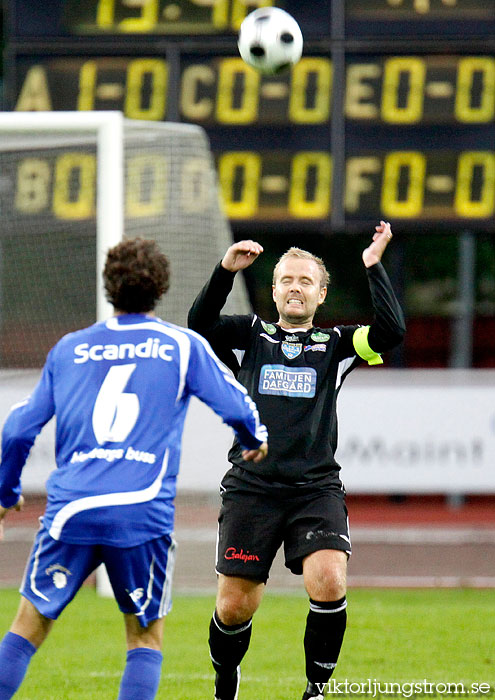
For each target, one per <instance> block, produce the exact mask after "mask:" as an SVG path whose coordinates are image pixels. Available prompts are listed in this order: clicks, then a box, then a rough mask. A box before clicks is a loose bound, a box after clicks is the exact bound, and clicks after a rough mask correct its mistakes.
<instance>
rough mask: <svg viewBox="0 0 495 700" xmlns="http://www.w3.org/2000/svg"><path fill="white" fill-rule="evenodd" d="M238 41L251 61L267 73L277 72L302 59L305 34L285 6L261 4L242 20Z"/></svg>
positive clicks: (250, 63)
mask: <svg viewBox="0 0 495 700" xmlns="http://www.w3.org/2000/svg"><path fill="white" fill-rule="evenodd" d="M237 45H238V47H239V53H240V54H241V57H242V59H243V60H244V61H245V62H246V63H247V64H249V65H250V66H252V67H253V68H256V70H258V71H260V72H261V73H264V74H265V75H275V74H277V73H281V72H282V71H284V70H287V69H288V68H290V67H291V66H293V65H294V64H295V63H297V62H298V61H299V59H300V58H301V55H302V50H303V35H302V32H301V29H300V27H299V25H298V23H297V22H296V20H295V19H294V17H292V15H290V14H289V13H288V12H286V11H285V10H282V9H280V8H278V7H260V8H258V9H257V10H254V12H251V13H250V14H249V15H247V17H246V18H245V19H244V21H243V22H242V24H241V28H240V30H239V39H238V42H237Z"/></svg>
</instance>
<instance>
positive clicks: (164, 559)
mask: <svg viewBox="0 0 495 700" xmlns="http://www.w3.org/2000/svg"><path fill="white" fill-rule="evenodd" d="M40 520H41V528H40V530H39V532H38V534H37V535H36V539H35V541H34V546H33V549H32V552H31V555H30V557H29V560H28V563H27V566H26V571H25V574H24V579H23V582H22V584H21V588H20V593H21V594H22V595H23V596H24V597H25V598H27V599H28V600H29V601H30V602H31V603H32V604H33V605H34V607H35V608H36V609H37V610H38V611H39V612H40V613H41V614H42V615H44V616H45V617H48V618H50V619H51V620H56V619H57V617H58V616H59V615H60V613H61V612H62V611H63V610H64V608H65V607H66V606H67V605H68V604H69V603H70V602H71V600H72V599H73V598H74V596H75V595H76V593H77V592H78V590H79V589H80V588H81V586H82V584H83V583H84V581H85V580H86V578H87V577H88V576H89V575H90V574H91V573H92V572H93V571H94V570H95V569H96V568H97V567H98V566H99V565H100V564H105V566H106V569H107V572H108V577H109V579H110V583H111V585H112V589H113V592H114V595H115V599H116V601H117V603H118V606H119V608H120V610H121V611H122V612H123V613H126V614H131V615H136V617H137V618H138V620H139V622H140V624H141V626H142V627H147V626H148V625H149V623H150V622H151V621H152V620H156V619H158V618H160V617H163V616H164V615H166V614H167V613H168V612H169V610H170V608H171V606H172V595H171V594H172V576H173V570H174V564H175V548H176V543H175V540H174V539H173V538H172V537H171V536H170V535H163V536H162V537H158V538H156V539H154V540H149V541H148V542H145V543H144V544H141V545H138V546H136V547H129V548H120V547H110V546H109V545H84V544H67V543H65V542H60V541H58V540H54V539H53V538H52V537H50V535H49V534H48V531H47V530H46V529H45V528H44V526H43V519H42V518H41V519H40Z"/></svg>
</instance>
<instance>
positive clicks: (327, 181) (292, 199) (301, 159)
mask: <svg viewBox="0 0 495 700" xmlns="http://www.w3.org/2000/svg"><path fill="white" fill-rule="evenodd" d="M310 170H313V171H314V179H315V188H314V196H313V197H309V196H308V178H309V176H310ZM331 196H332V160H331V156H330V154H329V153H325V152H324V151H307V152H301V153H297V154H296V155H295V156H294V158H293V160H292V173H291V179H290V192H289V213H290V214H291V215H292V216H295V217H297V218H300V219H320V218H324V217H325V216H328V214H329V213H330V202H331Z"/></svg>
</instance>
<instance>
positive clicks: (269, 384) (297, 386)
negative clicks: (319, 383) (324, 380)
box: [258, 365, 316, 399]
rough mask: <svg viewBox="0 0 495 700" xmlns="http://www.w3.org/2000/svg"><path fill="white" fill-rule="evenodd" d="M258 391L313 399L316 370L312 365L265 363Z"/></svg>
mask: <svg viewBox="0 0 495 700" xmlns="http://www.w3.org/2000/svg"><path fill="white" fill-rule="evenodd" d="M258 391H259V393H260V394H273V395H276V396H294V397H299V398H305V399H311V398H313V396H314V395H315V391H316V370H315V369H313V368H312V367H285V366H284V365H263V367H262V368H261V372H260V381H259V385H258Z"/></svg>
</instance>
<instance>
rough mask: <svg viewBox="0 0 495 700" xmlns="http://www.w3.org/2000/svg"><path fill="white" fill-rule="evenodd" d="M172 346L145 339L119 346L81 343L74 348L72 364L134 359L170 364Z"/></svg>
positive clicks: (154, 339)
mask: <svg viewBox="0 0 495 700" xmlns="http://www.w3.org/2000/svg"><path fill="white" fill-rule="evenodd" d="M173 349H174V346H173V345H167V344H165V343H160V339H159V338H147V339H146V340H145V341H144V342H142V343H137V344H135V343H120V344H119V345H112V344H108V345H89V344H88V343H81V344H80V345H76V347H75V348H74V354H75V355H77V357H75V358H74V364H76V365H80V364H83V363H84V362H87V361H88V360H93V361H95V362H99V361H101V360H125V359H130V360H133V359H134V358H135V357H141V358H144V359H152V360H156V359H160V360H165V361H166V362H170V361H171V360H172V356H171V355H170V354H169V353H170V350H173Z"/></svg>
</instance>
